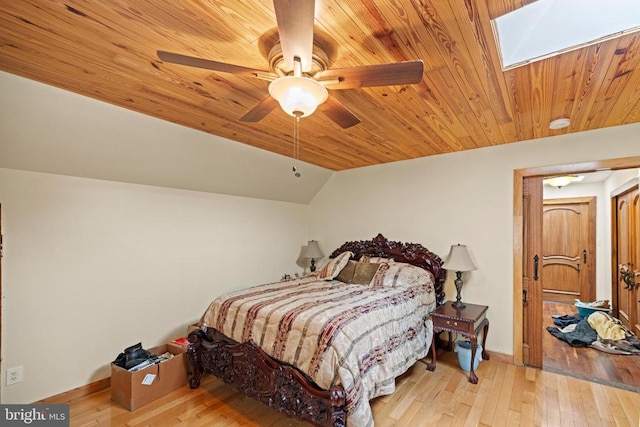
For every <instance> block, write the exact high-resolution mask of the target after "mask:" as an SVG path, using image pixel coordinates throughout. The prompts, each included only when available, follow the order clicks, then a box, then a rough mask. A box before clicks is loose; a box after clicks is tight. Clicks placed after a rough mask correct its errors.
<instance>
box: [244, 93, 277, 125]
mask: <svg viewBox="0 0 640 427" xmlns="http://www.w3.org/2000/svg"><path fill="white" fill-rule="evenodd" d="M277 106H278V101H276V100H275V99H274V98H272V97H270V96H267V97H266V98H265V99H263V100H262V101H260V103H258V105H256V106H255V107H253V108H252V109H251V110H249V111H248V112H247V114H245V115H244V116H242V117H241V118H240V121H241V122H251V123H254V122H259V121H260V120H262V119H263V118H264V117H265V116H266V115H267V114H269V113H270V112H272V111H273V110H274V109H275V108H276V107H277Z"/></svg>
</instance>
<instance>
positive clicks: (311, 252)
mask: <svg viewBox="0 0 640 427" xmlns="http://www.w3.org/2000/svg"><path fill="white" fill-rule="evenodd" d="M303 256H304V257H305V258H322V257H323V256H324V254H323V253H322V251H321V250H320V245H318V242H317V241H316V240H309V242H308V243H307V248H306V249H305V250H304V255H303Z"/></svg>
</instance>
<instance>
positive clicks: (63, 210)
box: [0, 169, 308, 403]
mask: <svg viewBox="0 0 640 427" xmlns="http://www.w3.org/2000/svg"><path fill="white" fill-rule="evenodd" d="M0 203H1V205H2V232H3V234H4V258H3V260H2V263H3V264H2V273H3V278H2V285H3V301H2V304H3V307H2V316H3V319H2V327H3V330H2V358H3V361H2V363H3V364H2V366H3V369H6V368H10V367H14V366H23V367H24V382H22V383H20V384H15V385H12V386H9V387H5V386H4V378H3V381H2V387H3V389H2V402H3V403H28V402H33V401H36V400H39V399H42V398H45V397H49V396H52V395H55V394H58V393H61V392H64V391H67V390H70V389H73V388H75V387H78V386H82V385H85V384H88V383H90V382H92V381H96V380H98V379H101V378H105V377H108V376H109V375H110V371H109V366H110V362H111V361H112V360H113V359H114V358H115V357H116V355H117V354H118V353H119V352H120V351H122V349H123V348H125V347H127V346H129V345H132V344H135V343H136V342H138V341H142V343H143V344H144V346H145V347H151V346H155V345H158V344H162V343H164V342H166V341H168V340H170V339H172V338H175V337H177V336H181V335H183V334H184V332H186V328H187V325H188V324H189V323H191V322H193V321H196V320H198V317H199V316H200V315H201V314H202V313H203V312H204V310H205V309H206V307H207V305H208V303H209V302H210V301H211V300H212V299H213V297H215V296H217V295H219V294H220V293H221V292H223V291H226V290H230V289H233V288H239V287H244V286H247V285H248V284H258V283H265V282H266V281H270V280H273V281H277V280H279V279H280V278H281V277H282V275H283V274H284V273H290V274H293V273H295V272H296V271H298V272H302V268H300V267H298V266H297V265H296V260H297V257H298V255H299V253H300V251H301V247H302V245H304V244H305V243H306V241H307V240H308V238H307V226H306V225H307V209H308V207H307V205H303V204H295V203H286V202H274V201H266V200H260V199H250V198H244V197H236V196H226V195H216V194H209V193H201V192H192V191H185V190H174V189H167V188H160V187H151V186H143V185H136V184H123V183H116V182H109V181H99V180H92V179H86V178H75V177H66V176H60V175H49V174H43V173H35V172H25V171H17V170H11V169H0ZM3 376H4V371H3Z"/></svg>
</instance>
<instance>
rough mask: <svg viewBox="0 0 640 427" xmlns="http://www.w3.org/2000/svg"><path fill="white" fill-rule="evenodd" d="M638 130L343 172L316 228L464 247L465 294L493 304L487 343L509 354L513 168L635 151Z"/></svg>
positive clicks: (318, 205) (314, 206)
mask: <svg viewBox="0 0 640 427" xmlns="http://www.w3.org/2000/svg"><path fill="white" fill-rule="evenodd" d="M639 135H640V124H634V125H627V126H623V127H617V128H609V129H602V130H598V131H592V132H583V133H575V134H568V135H564V136H558V137H554V138H546V139H539V140H535V141H529V142H523V143H515V144H507V145H501V146H495V147H490V148H485V149H477V150H471V151H465V152H459V153H452V154H446V155H441V156H434V157H426V158H421V159H415V160H410V161H404V162H398V163H392V164H386V165H379V166H372V167H367V168H361V169H355V170H349V171H344V172H340V173H338V174H335V175H334V176H333V177H332V178H331V179H330V180H329V181H328V182H327V184H326V185H325V187H323V189H322V190H321V191H320V192H319V193H318V195H317V196H316V197H315V198H314V199H313V201H312V202H311V204H310V207H311V209H310V211H309V212H310V216H311V223H310V231H311V232H312V234H313V235H314V236H315V237H316V238H317V239H318V240H319V241H320V242H321V243H322V244H323V245H324V247H325V248H327V247H328V248H335V247H337V246H338V245H339V244H340V243H341V242H343V241H345V240H354V239H355V240H360V239H367V238H371V237H373V236H375V235H376V234H377V233H378V232H380V233H382V234H383V235H384V236H386V237H387V238H388V239H391V240H400V241H410V242H417V243H422V244H424V245H425V246H427V247H428V248H429V249H431V250H432V251H434V252H436V253H438V254H440V255H441V257H445V256H446V255H447V253H448V251H449V248H450V246H451V245H452V244H456V243H461V244H466V245H468V247H469V250H470V252H471V256H472V257H473V258H474V260H475V263H476V265H477V266H478V269H477V270H476V271H473V272H470V273H466V274H465V276H464V279H465V283H464V286H463V290H462V297H463V298H462V299H463V300H464V301H468V302H471V303H478V304H485V305H488V306H490V308H489V312H488V317H489V319H490V321H491V326H490V329H489V337H488V341H487V348H488V349H489V350H493V351H498V352H501V353H505V354H513V302H512V301H513V280H512V277H513V264H512V263H513V172H514V169H522V168H528V167H538V166H549V165H559V164H569V163H579V162H586V161H592V160H598V159H609V158H620V157H628V156H637V155H640V144H639V143H638V141H639ZM603 141H605V142H606V143H603ZM452 276H453V275H452V274H450V275H449V278H448V285H447V286H446V288H445V289H446V291H447V296H448V297H449V298H452V297H454V296H455V291H454V290H453V288H452V286H451V277H452Z"/></svg>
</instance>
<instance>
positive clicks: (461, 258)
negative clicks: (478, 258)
mask: <svg viewBox="0 0 640 427" xmlns="http://www.w3.org/2000/svg"><path fill="white" fill-rule="evenodd" d="M442 268H444V269H446V270H452V271H455V272H456V280H455V281H454V284H455V285H456V293H457V295H456V300H455V301H454V302H453V303H452V304H451V305H453V306H454V307H455V308H458V309H460V308H465V307H466V306H465V304H464V303H463V302H462V301H460V299H461V293H460V292H461V290H462V272H463V271H473V270H475V269H476V268H477V267H476V266H475V264H474V263H473V261H471V257H469V252H468V251H467V246H466V245H461V244H459V243H458V244H457V245H452V246H451V250H450V251H449V255H448V256H447V259H446V260H445V262H444V264H442Z"/></svg>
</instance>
